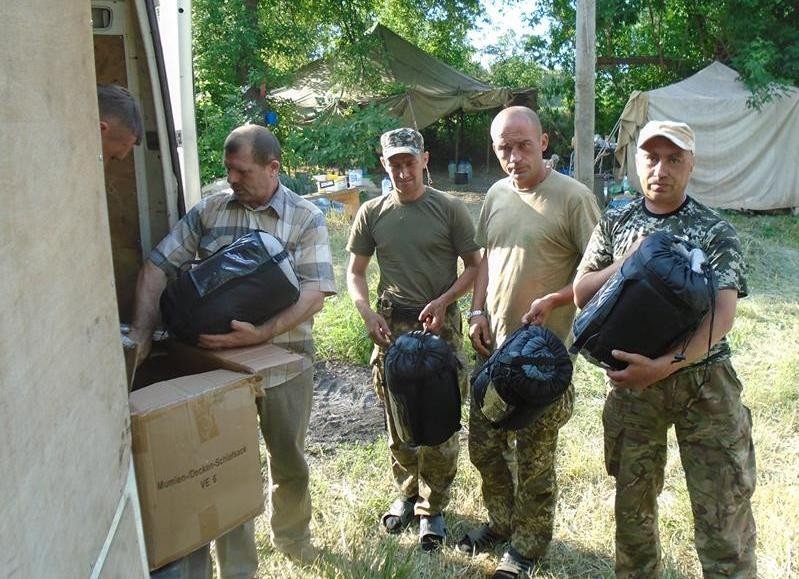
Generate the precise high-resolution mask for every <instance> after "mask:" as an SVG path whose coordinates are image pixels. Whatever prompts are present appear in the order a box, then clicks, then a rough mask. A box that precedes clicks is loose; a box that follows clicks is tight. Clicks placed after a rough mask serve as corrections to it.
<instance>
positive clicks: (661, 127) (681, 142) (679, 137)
mask: <svg viewBox="0 0 799 579" xmlns="http://www.w3.org/2000/svg"><path fill="white" fill-rule="evenodd" d="M655 137H663V138H666V139H668V140H669V141H671V142H672V143H674V144H675V145H677V146H678V147H679V148H681V149H683V150H684V151H691V152H692V153H694V152H696V144H695V138H694V131H693V129H691V127H689V126H688V125H686V124H685V123H676V122H674V121H649V122H648V123H647V124H646V125H644V128H643V129H641V132H640V133H639V135H638V148H639V149H640V148H641V147H642V146H643V145H644V144H645V143H646V142H647V141H648V140H649V139H654V138H655Z"/></svg>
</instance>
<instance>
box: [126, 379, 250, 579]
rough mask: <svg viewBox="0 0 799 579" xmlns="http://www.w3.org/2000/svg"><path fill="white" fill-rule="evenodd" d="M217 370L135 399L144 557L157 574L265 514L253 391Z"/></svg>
mask: <svg viewBox="0 0 799 579" xmlns="http://www.w3.org/2000/svg"><path fill="white" fill-rule="evenodd" d="M260 381H261V378H260V377H259V376H252V375H245V374H241V373H238V372H231V371H230V370H213V371H211V372H205V373H202V374H196V375H190V376H183V377H180V378H175V379H172V380H168V381H165V382H157V383H155V384H152V385H151V386H148V387H146V388H142V389H140V390H136V391H135V392H132V393H131V395H130V410H131V430H132V434H133V455H134V462H135V466H136V480H137V483H138V487H139V499H140V503H141V511H142V519H143V523H144V534H145V541H146V543H147V556H148V559H149V562H150V568H151V569H156V568H158V567H161V566H162V565H165V564H166V563H169V562H171V561H174V560H176V559H178V558H180V557H182V556H184V555H187V554H188V553H191V552H192V551H194V550H195V549H197V548H198V547H201V546H202V545H205V544H207V543H209V542H210V541H212V540H213V539H215V538H217V537H219V536H220V535H222V534H224V533H226V532H227V531H229V530H231V529H233V528H235V527H236V526H238V525H240V524H241V523H243V522H245V521H248V520H250V519H252V518H253V517H255V516H257V515H258V514H259V513H261V512H262V511H263V508H264V499H263V481H262V479H261V461H260V457H259V453H258V425H257V418H256V407H255V388H256V387H257V386H258V383H259V382H260Z"/></svg>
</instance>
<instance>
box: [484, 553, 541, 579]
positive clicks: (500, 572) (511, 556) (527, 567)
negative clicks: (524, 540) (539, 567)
mask: <svg viewBox="0 0 799 579" xmlns="http://www.w3.org/2000/svg"><path fill="white" fill-rule="evenodd" d="M535 565H536V561H535V560H534V559H527V558H525V557H522V555H521V553H519V552H518V551H517V550H516V549H514V548H513V547H509V548H508V550H507V551H505V554H504V555H502V560H501V561H500V562H499V565H497V568H496V569H495V570H494V574H493V575H492V576H491V579H515V578H516V577H518V576H519V575H521V574H522V573H525V574H526V575H527V576H531V577H532V572H533V567H535Z"/></svg>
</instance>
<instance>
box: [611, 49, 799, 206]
mask: <svg viewBox="0 0 799 579" xmlns="http://www.w3.org/2000/svg"><path fill="white" fill-rule="evenodd" d="M750 97H751V92H750V91H749V89H747V88H746V86H745V85H744V84H743V83H742V82H741V80H740V79H739V75H738V73H737V72H736V71H734V70H733V69H731V68H729V67H727V66H725V65H723V64H721V63H720V62H714V63H712V64H711V65H710V66H708V67H707V68H704V69H703V70H700V71H699V72H697V73H696V74H694V75H693V76H690V77H688V78H686V79H685V80H682V81H680V82H678V83H676V84H672V85H669V86H665V87H662V88H659V89H655V90H651V91H648V92H639V91H635V92H633V94H632V95H631V96H630V99H629V100H628V102H627V106H626V107H625V108H624V111H623V112H622V115H621V118H620V120H619V135H618V144H617V146H616V159H617V161H618V162H619V164H620V165H621V170H620V172H619V175H624V174H627V175H629V177H630V182H631V183H633V184H634V185H636V187H638V188H640V187H639V186H638V183H639V180H638V177H637V175H636V171H635V150H636V146H635V143H636V139H637V138H638V132H639V130H640V128H641V127H642V126H643V125H644V124H645V123H646V122H647V121H649V120H652V119H658V120H673V121H682V122H685V123H688V124H689V125H690V126H691V127H692V128H693V129H694V131H695V132H696V164H695V168H694V172H693V175H692V176H691V180H690V182H689V184H688V191H689V194H691V195H692V196H694V197H695V198H696V199H698V200H700V201H702V202H703V203H705V204H707V205H710V206H711V207H720V208H728V209H754V210H767V209H779V208H788V207H798V206H799V163H797V151H799V90H797V89H795V88H791V89H789V90H788V91H787V92H786V93H785V94H783V95H782V96H781V97H780V98H776V99H774V100H773V101H771V102H769V103H767V104H765V105H763V107H762V108H761V109H760V110H757V109H755V108H753V107H750V106H749V105H748V104H747V103H748V100H749V98H750Z"/></svg>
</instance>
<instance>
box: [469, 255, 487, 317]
mask: <svg viewBox="0 0 799 579" xmlns="http://www.w3.org/2000/svg"><path fill="white" fill-rule="evenodd" d="M487 296H488V251H487V250H486V252H485V253H483V259H481V260H480V263H479V264H478V265H477V273H476V274H475V277H474V287H473V289H472V311H474V310H482V309H484V308H485V305H486V298H487Z"/></svg>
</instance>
